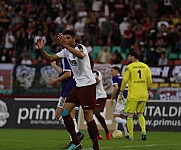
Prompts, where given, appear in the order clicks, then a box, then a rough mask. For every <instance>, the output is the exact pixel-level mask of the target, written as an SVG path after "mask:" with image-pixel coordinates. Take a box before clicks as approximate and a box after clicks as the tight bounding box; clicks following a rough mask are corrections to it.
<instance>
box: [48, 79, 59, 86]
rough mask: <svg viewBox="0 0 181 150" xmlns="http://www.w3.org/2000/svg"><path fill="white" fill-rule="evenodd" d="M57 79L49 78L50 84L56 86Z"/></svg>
mask: <svg viewBox="0 0 181 150" xmlns="http://www.w3.org/2000/svg"><path fill="white" fill-rule="evenodd" d="M57 83H58V82H57V80H56V79H49V83H48V85H51V86H56V85H57Z"/></svg>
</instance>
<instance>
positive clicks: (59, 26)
mask: <svg viewBox="0 0 181 150" xmlns="http://www.w3.org/2000/svg"><path fill="white" fill-rule="evenodd" d="M63 17H64V12H63V11H60V12H59V15H58V16H57V17H56V18H55V20H54V23H55V33H56V34H58V33H60V32H62V31H63V30H64V22H63Z"/></svg>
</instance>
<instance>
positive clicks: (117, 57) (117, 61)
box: [111, 50, 123, 64]
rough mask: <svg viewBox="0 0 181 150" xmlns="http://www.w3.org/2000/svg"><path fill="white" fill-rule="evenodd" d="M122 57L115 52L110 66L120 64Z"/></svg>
mask: <svg viewBox="0 0 181 150" xmlns="http://www.w3.org/2000/svg"><path fill="white" fill-rule="evenodd" d="M122 61H123V57H122V55H121V53H119V52H118V51H117V50H116V51H115V52H114V53H113V54H112V60H111V64H122Z"/></svg>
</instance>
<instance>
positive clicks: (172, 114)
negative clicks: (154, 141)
mask: <svg viewBox="0 0 181 150" xmlns="http://www.w3.org/2000/svg"><path fill="white" fill-rule="evenodd" d="M113 112H114V108H113V107H111V106H110V100H108V101H107V103H106V107H105V110H104V112H103V113H102V115H103V116H104V118H105V120H106V123H107V125H108V129H109V130H111V131H113V130H115V129H117V127H118V129H120V130H121V131H124V130H123V128H122V125H121V124H119V126H117V124H115V123H114V121H113ZM144 115H145V119H146V125H147V127H146V128H147V131H181V128H180V126H181V119H180V118H181V102H178V101H177V102H173V101H170V102H168V101H156V100H152V101H149V102H147V106H146V108H145V112H144ZM94 119H95V121H96V123H97V126H98V129H99V130H103V128H102V126H101V125H100V123H99V121H98V120H97V119H96V118H95V117H94ZM78 122H79V124H78V125H79V128H80V130H87V125H86V122H85V120H84V117H83V111H82V110H81V111H80V112H79V120H78ZM134 130H135V131H140V126H139V123H138V120H137V116H136V115H135V116H134Z"/></svg>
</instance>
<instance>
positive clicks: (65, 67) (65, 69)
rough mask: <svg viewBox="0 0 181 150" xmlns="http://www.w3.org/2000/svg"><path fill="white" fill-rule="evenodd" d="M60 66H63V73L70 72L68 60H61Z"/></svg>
mask: <svg viewBox="0 0 181 150" xmlns="http://www.w3.org/2000/svg"><path fill="white" fill-rule="evenodd" d="M62 64H63V71H71V68H70V65H69V62H68V60H67V59H66V58H64V59H63V60H62Z"/></svg>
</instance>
